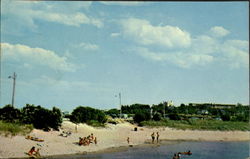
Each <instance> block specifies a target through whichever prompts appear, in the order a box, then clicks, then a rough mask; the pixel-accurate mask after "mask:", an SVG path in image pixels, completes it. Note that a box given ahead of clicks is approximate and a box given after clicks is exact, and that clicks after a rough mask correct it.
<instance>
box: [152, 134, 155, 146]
mask: <svg viewBox="0 0 250 159" xmlns="http://www.w3.org/2000/svg"><path fill="white" fill-rule="evenodd" d="M151 137H152V144H153V143H154V141H155V133H154V132H153V133H152V134H151Z"/></svg>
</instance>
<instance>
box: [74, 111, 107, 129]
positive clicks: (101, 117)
mask: <svg viewBox="0 0 250 159" xmlns="http://www.w3.org/2000/svg"><path fill="white" fill-rule="evenodd" d="M70 121H72V122H74V123H87V124H90V125H93V126H98V125H100V126H102V125H103V124H104V123H105V122H106V121H107V118H106V116H105V114H104V112H103V111H101V110H98V109H94V108H91V107H83V106H79V107H77V108H76V109H74V110H73V112H72V114H71V116H70Z"/></svg>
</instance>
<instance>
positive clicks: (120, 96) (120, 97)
mask: <svg viewBox="0 0 250 159" xmlns="http://www.w3.org/2000/svg"><path fill="white" fill-rule="evenodd" d="M119 99H120V118H122V95H121V93H119Z"/></svg>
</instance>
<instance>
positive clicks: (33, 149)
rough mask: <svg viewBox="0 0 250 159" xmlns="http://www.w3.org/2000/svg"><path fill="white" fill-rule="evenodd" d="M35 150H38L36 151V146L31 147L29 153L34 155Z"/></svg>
mask: <svg viewBox="0 0 250 159" xmlns="http://www.w3.org/2000/svg"><path fill="white" fill-rule="evenodd" d="M35 152H36V151H35V146H33V147H32V148H31V149H30V151H29V152H28V155H30V156H32V155H33V153H35Z"/></svg>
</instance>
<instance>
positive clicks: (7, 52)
mask: <svg viewBox="0 0 250 159" xmlns="http://www.w3.org/2000/svg"><path fill="white" fill-rule="evenodd" d="M1 48H2V58H3V61H5V60H6V61H15V62H20V63H24V66H25V67H31V66H47V67H49V68H51V69H54V70H60V71H70V72H73V71H75V70H76V66H75V65H74V64H72V63H69V62H68V61H67V58H66V57H60V56H58V55H57V54H56V53H55V52H53V51H50V50H45V49H42V48H31V47H29V46H27V45H21V44H14V45H13V44H9V43H1Z"/></svg>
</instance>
